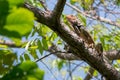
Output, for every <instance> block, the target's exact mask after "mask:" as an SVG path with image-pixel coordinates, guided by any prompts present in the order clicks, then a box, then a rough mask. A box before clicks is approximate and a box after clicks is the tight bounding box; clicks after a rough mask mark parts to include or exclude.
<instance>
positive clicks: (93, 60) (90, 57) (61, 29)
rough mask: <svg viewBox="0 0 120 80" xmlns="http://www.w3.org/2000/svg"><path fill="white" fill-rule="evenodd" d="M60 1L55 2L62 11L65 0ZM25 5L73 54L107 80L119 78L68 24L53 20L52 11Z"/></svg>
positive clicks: (109, 65)
mask: <svg viewBox="0 0 120 80" xmlns="http://www.w3.org/2000/svg"><path fill="white" fill-rule="evenodd" d="M61 1H62V2H61V3H59V4H57V5H56V6H57V7H58V6H59V7H60V6H61V7H60V8H61V9H60V11H61V12H62V10H63V8H64V5H65V2H66V0H61ZM58 2H60V0H58ZM25 7H26V8H28V9H29V10H31V11H32V12H33V13H34V14H35V16H36V17H37V19H38V21H39V22H40V23H42V24H44V25H47V26H48V27H49V28H51V29H52V30H53V31H55V32H56V33H57V34H58V35H59V36H60V37H61V38H62V39H63V40H64V41H65V42H66V43H67V44H69V45H70V47H71V48H72V49H73V50H74V55H75V56H78V57H80V58H81V59H83V60H84V61H85V62H87V63H88V64H89V65H90V66H91V67H93V68H94V69H96V70H97V71H98V72H100V73H101V74H102V75H103V76H104V77H106V78H107V79H108V80H120V73H119V72H118V71H117V70H116V69H115V68H114V67H112V66H111V64H110V63H109V62H107V61H106V60H101V58H100V57H99V56H96V55H94V54H93V53H92V52H91V51H89V50H88V49H86V47H85V46H84V44H83V42H82V41H81V40H80V37H79V36H77V35H76V34H75V33H74V32H72V31H70V29H68V26H66V25H65V24H64V23H63V22H61V21H59V20H58V19H57V21H55V20H56V19H55V18H56V17H55V18H54V17H51V16H52V15H54V14H53V13H52V15H50V14H46V13H43V12H42V11H41V10H39V9H37V8H35V7H32V6H31V5H27V4H25ZM54 9H56V8H54ZM53 11H54V10H53ZM58 11H59V10H58ZM61 12H60V13H61Z"/></svg>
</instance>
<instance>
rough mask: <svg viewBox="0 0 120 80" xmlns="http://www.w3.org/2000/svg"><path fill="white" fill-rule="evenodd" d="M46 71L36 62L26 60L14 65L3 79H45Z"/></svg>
mask: <svg viewBox="0 0 120 80" xmlns="http://www.w3.org/2000/svg"><path fill="white" fill-rule="evenodd" d="M43 77H44V71H42V70H40V69H39V68H38V66H37V64H36V63H35V62H31V61H26V62H23V63H21V64H18V65H16V66H15V67H13V69H12V70H10V71H9V73H7V74H6V75H5V76H4V77H3V78H2V79H1V80H43Z"/></svg>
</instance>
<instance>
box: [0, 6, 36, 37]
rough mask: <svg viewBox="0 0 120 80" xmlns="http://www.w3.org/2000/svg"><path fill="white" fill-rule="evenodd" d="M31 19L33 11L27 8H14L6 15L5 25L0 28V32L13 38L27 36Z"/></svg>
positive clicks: (30, 27) (31, 23)
mask: <svg viewBox="0 0 120 80" xmlns="http://www.w3.org/2000/svg"><path fill="white" fill-rule="evenodd" d="M26 19H27V20H26ZM33 20H34V15H33V13H32V12H30V11H28V10H27V9H24V8H19V9H17V10H14V11H13V12H12V13H11V14H9V15H8V17H7V21H6V25H5V26H4V28H3V29H0V34H2V35H5V36H8V37H14V38H21V37H22V36H27V35H28V34H29V33H30V32H31V29H32V27H33V24H34V23H33Z"/></svg>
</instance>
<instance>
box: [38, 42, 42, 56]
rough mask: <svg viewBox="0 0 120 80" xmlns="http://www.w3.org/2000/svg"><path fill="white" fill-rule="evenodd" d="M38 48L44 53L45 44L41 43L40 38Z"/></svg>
mask: <svg viewBox="0 0 120 80" xmlns="http://www.w3.org/2000/svg"><path fill="white" fill-rule="evenodd" d="M37 43H38V50H39V52H40V53H41V54H42V53H43V46H42V43H41V41H40V40H38V42H37Z"/></svg>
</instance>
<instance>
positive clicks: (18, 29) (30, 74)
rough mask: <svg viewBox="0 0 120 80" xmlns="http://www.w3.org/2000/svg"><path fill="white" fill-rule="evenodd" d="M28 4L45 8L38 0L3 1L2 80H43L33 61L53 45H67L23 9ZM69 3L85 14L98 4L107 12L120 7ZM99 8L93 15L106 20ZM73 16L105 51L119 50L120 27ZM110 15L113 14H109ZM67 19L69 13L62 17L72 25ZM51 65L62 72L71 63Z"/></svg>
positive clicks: (91, 1) (90, 0) (81, 0)
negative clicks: (112, 7)
mask: <svg viewBox="0 0 120 80" xmlns="http://www.w3.org/2000/svg"><path fill="white" fill-rule="evenodd" d="M25 1H27V2H28V3H30V5H33V6H35V7H37V8H41V9H43V7H42V5H41V4H40V2H39V0H16V1H14V0H0V43H3V44H0V69H1V70H0V76H1V80H43V77H44V71H42V70H40V69H39V68H38V66H37V64H36V63H34V62H31V61H35V60H37V59H39V58H40V57H42V56H43V55H45V54H46V51H47V50H48V49H49V47H50V46H51V44H52V43H54V44H56V45H57V46H58V47H60V48H62V50H63V47H64V44H65V42H64V41H63V40H61V38H60V37H58V35H57V34H56V33H55V32H53V31H52V30H51V29H49V28H48V27H47V26H46V25H43V24H40V23H38V22H37V21H36V18H35V17H34V14H33V13H32V12H31V11H29V10H28V9H26V8H24V7H23V6H24V5H23V3H24V2H25ZM68 2H70V3H71V4H72V5H75V6H77V7H78V9H80V10H81V11H83V12H85V13H87V12H88V13H89V12H90V11H91V10H94V9H96V6H98V4H99V3H100V4H101V5H102V6H100V8H101V9H102V8H103V10H106V11H107V10H108V12H109V11H110V10H111V8H109V6H110V4H109V3H110V2H111V3H112V4H113V5H115V6H117V7H119V5H120V0H113V1H111V0H107V1H106V0H98V1H96V0H68ZM51 4H52V3H51ZM103 6H104V7H105V9H104V7H103ZM97 9H98V11H97V12H96V14H92V13H90V16H94V15H99V16H102V17H103V15H106V14H104V12H103V10H99V7H97ZM109 9H110V10H109ZM116 11H117V10H116ZM69 13H70V12H69ZM99 13H100V14H99ZM101 13H102V15H101ZM70 14H76V16H77V17H78V18H79V20H80V21H81V22H82V24H83V25H84V26H86V27H85V28H87V29H88V31H89V32H90V34H91V35H92V37H93V39H94V41H95V43H98V42H101V43H102V45H103V48H104V51H108V50H112V49H116V50H119V49H120V45H119V44H120V36H119V35H120V30H119V28H117V27H115V26H112V25H109V24H105V23H103V22H99V21H97V20H92V21H91V19H90V18H87V17H86V16H85V15H83V14H81V13H75V12H71V13H70ZM107 14H109V15H111V14H110V13H107ZM65 16H66V14H64V15H62V17H61V18H62V20H63V21H64V22H65V23H66V25H68V26H70V24H69V23H68V21H67V20H66V17H65ZM115 16H118V15H115ZM114 18H115V17H114ZM114 18H113V19H114ZM115 21H116V22H118V23H119V22H120V19H119V17H117V18H115ZM70 28H71V27H70ZM71 29H72V28H71ZM9 42H10V43H12V44H14V45H12V46H14V47H15V48H12V47H11V44H9ZM4 43H7V44H4ZM18 49H19V50H20V51H19V52H17V51H16V50H18ZM44 53H45V54H44ZM71 62H73V63H72V67H71V69H73V71H74V70H76V66H75V65H77V63H78V62H75V63H74V61H71ZM51 63H54V64H53V65H54V66H55V67H56V68H57V70H58V71H59V72H60V71H62V70H63V69H64V68H65V66H66V67H68V65H65V64H67V63H68V62H67V61H66V60H61V59H54V60H52V62H51ZM51 63H50V64H51ZM119 63H120V61H119V60H117V61H116V62H115V64H114V67H115V68H116V69H118V70H120V69H119V67H120V65H119ZM79 64H81V63H79ZM82 67H83V69H82V71H84V72H85V74H86V73H88V68H89V67H88V65H87V66H86V65H85V67H84V66H83V65H82ZM67 69H68V68H67ZM66 71H67V70H66ZM76 71H79V70H76ZM68 72H69V71H68ZM65 76H66V74H65ZM93 76H95V77H98V76H99V74H98V72H97V71H95V72H94V74H93ZM74 79H75V80H82V78H81V76H80V77H74Z"/></svg>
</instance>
